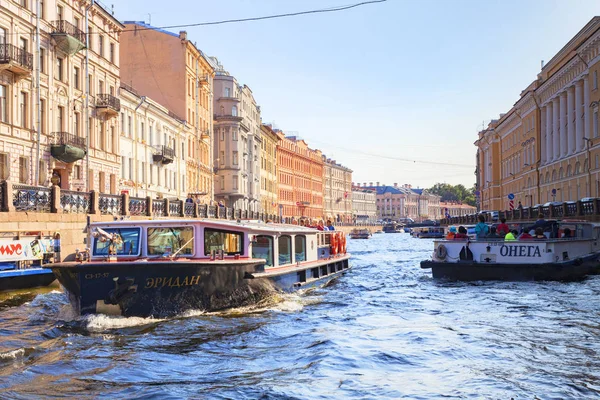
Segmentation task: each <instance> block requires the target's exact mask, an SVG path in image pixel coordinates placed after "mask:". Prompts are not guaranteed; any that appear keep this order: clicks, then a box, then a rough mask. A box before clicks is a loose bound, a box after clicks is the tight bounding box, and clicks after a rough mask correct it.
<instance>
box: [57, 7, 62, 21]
mask: <svg viewBox="0 0 600 400" xmlns="http://www.w3.org/2000/svg"><path fill="white" fill-rule="evenodd" d="M56 19H57V20H59V21H62V19H63V8H62V6H56Z"/></svg>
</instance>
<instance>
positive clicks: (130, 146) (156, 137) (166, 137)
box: [119, 86, 194, 199]
mask: <svg viewBox="0 0 600 400" xmlns="http://www.w3.org/2000/svg"><path fill="white" fill-rule="evenodd" d="M120 98H121V126H123V130H122V135H121V139H120V141H121V160H122V163H121V177H120V179H119V189H120V191H121V193H123V192H127V193H129V195H130V196H134V197H146V196H150V197H153V198H155V197H165V198H179V199H183V198H185V197H186V195H187V186H186V185H187V179H186V173H187V166H186V157H187V154H185V152H184V149H185V147H184V146H182V145H180V144H182V143H186V142H187V141H188V140H189V139H190V137H193V136H194V131H193V129H192V127H191V126H190V125H188V124H186V122H185V121H181V120H179V119H177V118H175V117H174V116H173V114H172V113H169V110H167V109H166V108H165V107H163V106H161V105H160V104H158V103H156V102H155V101H153V100H152V99H150V98H149V97H146V96H141V95H140V94H139V93H138V92H137V91H136V90H135V89H133V88H130V87H126V86H123V87H121V90H120Z"/></svg>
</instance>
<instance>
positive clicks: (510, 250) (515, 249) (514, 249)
mask: <svg viewBox="0 0 600 400" xmlns="http://www.w3.org/2000/svg"><path fill="white" fill-rule="evenodd" d="M500 255H501V256H502V257H541V256H542V254H541V252H540V248H539V246H531V245H529V246H528V245H519V246H507V245H503V246H501V247H500Z"/></svg>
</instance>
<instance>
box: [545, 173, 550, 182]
mask: <svg viewBox="0 0 600 400" xmlns="http://www.w3.org/2000/svg"><path fill="white" fill-rule="evenodd" d="M544 182H546V183H548V182H550V172H546V179H544Z"/></svg>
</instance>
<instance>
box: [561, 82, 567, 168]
mask: <svg viewBox="0 0 600 400" xmlns="http://www.w3.org/2000/svg"><path fill="white" fill-rule="evenodd" d="M567 116H568V113H567V92H566V91H564V92H562V93H561V94H560V114H559V118H560V120H559V123H560V153H559V154H560V158H564V157H566V156H567V151H568V150H569V149H568V146H567V143H568V141H567Z"/></svg>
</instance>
